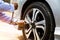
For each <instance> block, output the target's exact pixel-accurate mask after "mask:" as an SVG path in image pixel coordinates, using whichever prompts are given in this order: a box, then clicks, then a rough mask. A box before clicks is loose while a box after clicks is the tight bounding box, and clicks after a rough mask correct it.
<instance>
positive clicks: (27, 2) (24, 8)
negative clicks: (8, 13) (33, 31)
mask: <svg viewBox="0 0 60 40" xmlns="http://www.w3.org/2000/svg"><path fill="white" fill-rule="evenodd" d="M33 2H43V3H44V4H46V5H47V7H48V8H49V9H50V12H51V16H52V20H53V25H54V26H55V27H56V24H55V18H54V15H53V12H52V9H51V7H50V6H49V4H48V3H47V2H46V1H45V0H33V1H32V0H28V1H26V2H25V4H24V5H23V7H22V11H21V13H22V15H21V19H23V17H22V16H23V14H24V11H25V10H26V8H27V7H28V6H29V5H30V4H32V3H33Z"/></svg>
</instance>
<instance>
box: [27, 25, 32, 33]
mask: <svg viewBox="0 0 60 40" xmlns="http://www.w3.org/2000/svg"><path fill="white" fill-rule="evenodd" d="M30 30H32V26H31V25H30V28H29V29H28V30H26V34H28V33H29V32H30Z"/></svg>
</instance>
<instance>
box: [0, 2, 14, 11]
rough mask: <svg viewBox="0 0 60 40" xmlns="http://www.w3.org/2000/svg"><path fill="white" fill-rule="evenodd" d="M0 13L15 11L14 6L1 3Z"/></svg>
mask: <svg viewBox="0 0 60 40" xmlns="http://www.w3.org/2000/svg"><path fill="white" fill-rule="evenodd" d="M0 11H10V12H13V11H14V5H13V4H9V3H6V2H0Z"/></svg>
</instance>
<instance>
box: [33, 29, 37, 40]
mask: <svg viewBox="0 0 60 40" xmlns="http://www.w3.org/2000/svg"><path fill="white" fill-rule="evenodd" d="M33 35H34V40H36V39H37V38H36V33H35V29H33Z"/></svg>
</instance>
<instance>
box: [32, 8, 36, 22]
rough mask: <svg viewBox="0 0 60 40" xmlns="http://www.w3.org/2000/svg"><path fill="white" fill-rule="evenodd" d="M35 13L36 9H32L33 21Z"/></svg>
mask: <svg viewBox="0 0 60 40" xmlns="http://www.w3.org/2000/svg"><path fill="white" fill-rule="evenodd" d="M35 12H36V9H35V8H34V9H33V15H32V20H33V21H34V18H35Z"/></svg>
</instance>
